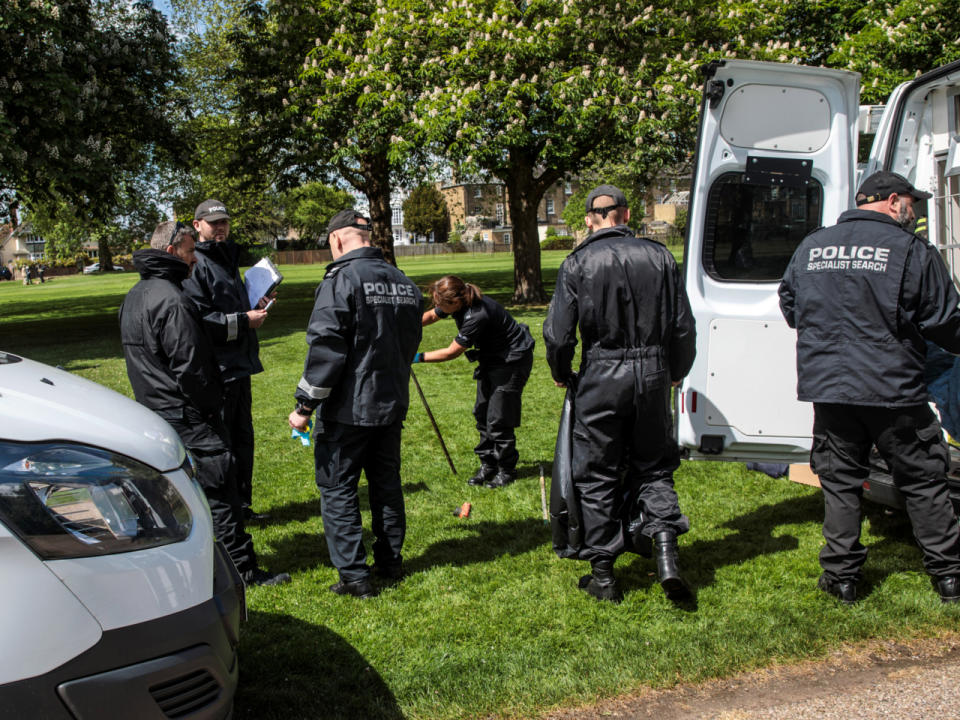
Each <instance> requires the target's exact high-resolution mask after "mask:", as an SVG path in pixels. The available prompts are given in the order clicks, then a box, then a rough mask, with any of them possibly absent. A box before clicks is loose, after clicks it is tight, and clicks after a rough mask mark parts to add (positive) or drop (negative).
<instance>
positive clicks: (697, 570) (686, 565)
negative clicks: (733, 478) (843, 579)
mask: <svg viewBox="0 0 960 720" xmlns="http://www.w3.org/2000/svg"><path fill="white" fill-rule="evenodd" d="M863 510H864V518H865V519H866V518H869V519H870V529H871V532H872V534H874V535H879V536H881V538H882V539H881V540H880V541H879V542H873V543H872V544H870V545H869V549H870V558H869V559H868V560H867V563H866V565H865V567H864V577H863V581H862V582H861V584H860V585H859V586H858V594H859V595H860V596H861V597H865V596H866V595H868V594H869V593H870V591H871V590H872V589H873V588H874V587H877V586H879V585H881V584H882V583H883V581H884V579H886V577H887V576H889V575H890V574H892V573H895V572H898V571H900V570H920V569H922V564H921V563H920V551H919V549H918V548H917V547H916V545H915V543H914V541H913V536H912V531H911V528H910V522H909V520H908V519H907V518H906V514H905V513H901V512H896V511H894V512H889V511H886V510H885V509H884V508H882V507H878V506H873V505H872V504H871V503H867V502H865V503H864V506H863ZM695 521H696V519H694V522H695ZM822 522H823V496H822V495H820V494H816V495H808V496H805V497H800V498H791V499H790V500H784V501H783V502H779V503H776V504H774V505H763V506H761V507H758V508H756V509H755V510H753V511H751V512H749V513H746V514H744V515H740V516H738V517H736V518H733V519H732V520H730V521H728V522H726V523H723V525H721V526H720V527H723V528H730V529H733V530H735V531H736V532H735V533H734V534H731V535H726V536H724V537H723V538H720V539H717V540H709V541H697V542H694V543H692V544H689V545H684V544H683V541H681V543H680V567H681V569H682V570H683V573H684V577H685V578H686V579H687V581H688V582H689V584H690V586H691V588H692V589H693V590H694V592H696V590H697V589H699V588H704V587H707V586H709V585H712V584H713V583H714V581H715V579H716V571H717V569H718V568H721V567H724V566H729V565H739V564H741V563H744V562H747V561H749V560H751V559H753V558H756V557H759V556H761V555H772V554H775V553H779V552H785V551H789V550H795V549H796V548H797V547H799V541H798V540H797V538H796V537H794V536H793V535H788V534H783V535H775V534H774V531H775V530H776V529H777V528H778V527H781V526H785V525H795V524H798V523H815V524H816V525H817V526H818V527H819V526H820V525H821V523H822ZM811 561H814V562H815V561H816V557H813V558H811ZM900 561H902V562H900ZM623 581H624V582H623V586H624V590H627V591H629V590H636V589H648V588H650V587H651V586H652V585H655V584H656V583H657V578H656V564H655V561H654V560H650V559H646V558H641V557H636V558H635V559H634V560H633V562H631V563H630V564H629V565H628V566H627V567H625V568H624V572H623ZM694 608H695V602H694Z"/></svg>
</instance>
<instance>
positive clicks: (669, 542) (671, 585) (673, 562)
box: [653, 530, 690, 600]
mask: <svg viewBox="0 0 960 720" xmlns="http://www.w3.org/2000/svg"><path fill="white" fill-rule="evenodd" d="M653 554H654V557H656V559H657V579H659V580H660V587H662V588H663V592H664V593H666V595H667V597H668V598H670V599H671V600H685V599H687V598H689V597H690V589H689V588H688V587H687V584H686V583H685V582H684V581H683V578H682V577H680V549H679V547H678V546H677V534H676V533H675V532H672V531H670V530H663V531H661V532H658V533H656V534H655V535H654V536H653Z"/></svg>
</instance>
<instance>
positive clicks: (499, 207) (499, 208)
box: [497, 203, 506, 225]
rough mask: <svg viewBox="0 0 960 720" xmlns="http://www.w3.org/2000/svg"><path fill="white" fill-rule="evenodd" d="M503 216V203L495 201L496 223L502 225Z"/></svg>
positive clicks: (504, 214)
mask: <svg viewBox="0 0 960 720" xmlns="http://www.w3.org/2000/svg"><path fill="white" fill-rule="evenodd" d="M505 218H506V213H505V212H504V208H503V203H497V225H503V221H504V219H505Z"/></svg>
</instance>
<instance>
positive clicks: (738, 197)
mask: <svg viewBox="0 0 960 720" xmlns="http://www.w3.org/2000/svg"><path fill="white" fill-rule="evenodd" d="M706 70H707V76H708V77H707V79H706V82H705V87H704V102H703V109H702V113H701V121H700V130H699V138H698V148H697V155H696V157H697V161H696V168H695V170H694V178H693V191H692V192H691V204H690V211H689V224H688V228H689V229H688V235H687V241H686V247H685V251H684V274H685V279H686V285H687V292H688V294H689V296H690V302H691V305H692V307H693V312H694V315H695V316H696V320H697V358H696V362H695V363H694V365H693V369H692V370H691V372H690V374H689V375H688V376H687V378H686V379H685V380H684V382H683V384H682V386H681V387H680V388H679V391H678V392H677V393H676V396H675V410H676V422H677V439H678V442H679V443H680V445H681V448H683V449H684V450H685V452H686V453H687V454H688V456H689V457H690V458H692V459H701V460H703V459H709V460H732V461H766V462H778V463H807V462H809V452H810V443H811V432H812V428H813V406H812V405H811V404H809V403H801V402H799V401H798V400H797V398H796V386H797V377H796V355H795V351H796V333H795V332H794V331H793V330H791V329H790V328H789V327H788V326H787V324H786V322H785V321H784V319H783V316H782V315H781V314H780V307H779V298H778V295H777V289H778V286H779V282H780V278H781V276H782V274H783V271H784V270H785V269H786V266H787V263H788V262H789V260H790V258H791V256H792V255H793V252H794V250H795V249H796V247H797V245H798V244H799V243H800V241H801V240H802V239H803V237H804V236H805V235H807V234H808V233H809V232H810V231H812V230H814V229H815V228H817V227H820V226H825V225H832V224H833V223H835V222H836V220H837V218H838V216H839V215H840V213H841V212H843V211H844V210H847V209H848V208H850V207H853V204H854V203H853V196H854V193H855V191H856V185H855V182H856V158H857V149H858V148H857V143H858V131H857V128H858V116H859V115H860V108H859V88H860V76H859V75H858V74H857V73H852V72H847V71H843V70H831V69H826V68H811V67H803V66H798V65H784V64H778V63H765V62H752V61H744V60H727V61H721V62H717V63H714V64H712V65H710V66H709V67H708V68H707V69H706ZM958 137H960V62H955V63H952V64H950V65H947V66H944V67H943V68H940V69H938V70H935V71H933V72H929V73H927V74H925V75H922V76H920V77H918V78H917V79H915V80H913V81H912V82H908V83H904V84H903V85H901V86H900V87H898V88H897V89H896V90H895V91H894V92H893V94H892V95H891V97H890V99H889V101H888V103H887V105H886V107H885V108H884V111H883V115H882V117H881V119H880V122H879V127H878V130H877V133H876V137H875V139H874V143H873V149H872V151H871V153H870V157H869V160H868V162H867V164H866V167H865V168H864V170H863V173H864V176H866V175H868V174H870V173H872V172H874V171H876V170H891V171H894V172H897V173H900V174H901V175H904V176H905V177H906V178H907V179H908V180H910V182H911V183H913V184H914V186H915V187H917V188H918V189H920V190H926V191H928V192H931V193H933V195H934V197H933V198H932V199H931V200H929V201H927V203H926V207H923V204H922V203H921V204H919V205H918V207H917V209H918V215H926V216H927V219H928V223H929V238H930V241H931V242H933V243H935V244H936V245H937V247H939V248H940V249H941V252H942V254H943V257H944V259H945V260H946V261H947V263H948V265H949V267H950V268H951V271H952V272H953V276H954V280H955V281H956V280H957V278H958V274H960V254H958V249H960V156H958ZM951 482H952V483H954V484H953V485H952V487H951V494H952V495H953V497H954V500H955V502H956V501H958V500H960V482H958V481H956V480H951ZM869 485H870V487H869V488H867V495H868V496H872V497H873V498H874V499H876V500H879V501H881V502H885V503H887V504H891V505H900V504H901V500H900V498H899V494H898V493H897V492H896V490H895V488H893V486H892V482H891V481H890V479H889V477H888V476H884V475H883V474H882V473H879V474H877V476H876V477H871V482H870V483H869Z"/></svg>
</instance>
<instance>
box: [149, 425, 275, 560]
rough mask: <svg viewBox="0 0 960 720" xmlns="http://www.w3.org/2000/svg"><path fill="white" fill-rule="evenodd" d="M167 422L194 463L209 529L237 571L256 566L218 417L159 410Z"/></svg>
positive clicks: (234, 475)
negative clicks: (206, 508) (211, 417)
mask: <svg viewBox="0 0 960 720" xmlns="http://www.w3.org/2000/svg"><path fill="white" fill-rule="evenodd" d="M157 414H158V415H159V416H160V417H162V418H163V419H164V420H166V421H167V422H168V423H170V425H171V427H173V429H174V430H176V431H177V434H178V435H179V436H180V440H181V441H182V442H183V444H184V445H185V446H186V447H187V449H188V450H190V452H191V453H192V454H193V457H194V460H195V461H196V463H197V482H199V483H200V487H201V488H203V494H204V495H206V497H207V504H208V505H209V506H210V515H211V516H212V517H213V531H214V534H215V535H216V537H217V539H218V540H220V541H221V542H223V544H224V546H225V547H226V548H227V553H229V555H230V558H231V559H232V560H233V563H234V565H236V566H237V570H238V571H239V572H240V574H241V575H242V574H244V573H246V572H249V571H252V570H254V569H255V568H256V567H257V555H256V553H255V552H254V549H253V539H252V538H251V537H250V535H249V534H248V533H247V531H246V529H245V528H244V524H243V510H242V509H241V507H240V495H239V494H238V492H237V478H236V463H235V462H234V458H233V454H232V453H231V452H230V448H229V447H228V445H227V440H226V431H225V430H224V429H223V426H222V425H221V424H220V423H219V421H213V422H211V421H209V420H205V419H204V418H203V417H201V415H200V413H199V412H198V411H196V410H194V409H193V408H189V407H185V408H181V409H177V410H159V411H157Z"/></svg>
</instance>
